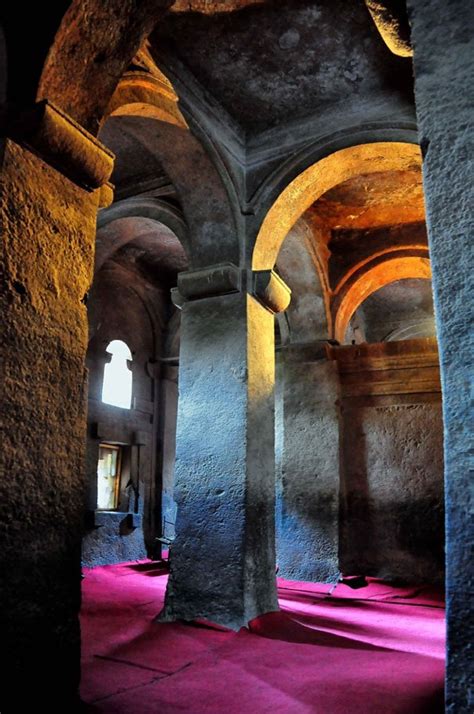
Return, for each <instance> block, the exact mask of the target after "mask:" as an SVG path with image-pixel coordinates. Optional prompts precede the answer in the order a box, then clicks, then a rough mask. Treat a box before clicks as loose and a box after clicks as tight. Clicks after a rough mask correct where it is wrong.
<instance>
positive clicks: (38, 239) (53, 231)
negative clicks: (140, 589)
mask: <svg viewBox="0 0 474 714" xmlns="http://www.w3.org/2000/svg"><path fill="white" fill-rule="evenodd" d="M1 149H2V150H1V155H0V172H1V176H0V178H1V184H2V193H1V205H0V230H1V234H2V236H1V237H2V241H1V242H2V250H3V256H2V265H3V280H2V286H1V289H0V296H1V304H2V308H1V309H2V323H3V334H2V388H1V401H2V404H1V413H2V418H3V435H2V448H1V450H0V453H1V456H0V464H1V477H0V512H1V513H0V542H1V544H2V546H1V549H0V562H1V577H0V588H1V590H2V594H1V616H2V624H1V633H2V645H3V648H4V651H5V652H6V653H7V657H6V658H5V661H4V663H3V677H2V682H3V684H2V689H1V693H0V698H1V704H0V709H1V710H2V711H3V710H5V711H13V710H14V711H18V710H21V709H22V708H26V710H31V702H30V704H27V702H29V701H30V700H29V698H30V697H31V698H34V707H35V708H41V706H46V707H47V708H48V709H56V708H61V710H62V711H72V706H73V704H74V701H75V699H76V697H77V688H78V683H79V646H80V642H79V619H78V612H79V605H80V582H81V581H80V549H81V534H82V522H81V520H82V511H83V504H84V487H85V484H84V464H83V458H84V452H85V435H86V403H87V385H86V373H85V369H84V358H85V351H86V346H87V316H86V308H85V305H84V302H85V301H84V298H85V295H86V293H87V290H88V288H89V285H90V282H91V278H92V268H93V252H94V239H95V225H96V215H97V209H98V206H99V203H100V200H101V196H102V197H104V192H103V190H102V189H101V188H100V187H101V186H103V185H104V182H105V181H106V180H107V179H108V177H109V175H110V172H111V170H112V165H113V157H112V155H111V154H109V153H108V152H107V151H106V150H105V149H104V147H102V145H101V144H99V143H98V142H97V141H96V140H95V139H94V138H93V137H92V136H90V135H88V134H87V133H86V132H85V131H83V130H82V128H81V127H80V126H78V125H77V124H76V123H75V122H73V121H72V120H71V119H70V118H69V117H68V116H66V115H65V114H64V113H62V112H61V111H60V110H59V109H57V108H56V107H54V106H53V105H51V104H49V103H47V102H42V103H41V104H39V105H37V106H36V107H35V108H34V110H33V111H32V113H31V114H30V115H29V116H28V117H26V120H25V121H24V122H22V124H21V126H20V125H18V124H17V125H15V126H14V127H12V129H11V134H10V138H4V139H3V140H2V142H1ZM19 682H20V683H21V682H23V685H21V684H18V683H19Z"/></svg>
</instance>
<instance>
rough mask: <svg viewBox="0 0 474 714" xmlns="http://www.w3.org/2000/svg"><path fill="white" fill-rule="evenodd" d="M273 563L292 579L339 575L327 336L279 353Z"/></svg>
mask: <svg viewBox="0 0 474 714" xmlns="http://www.w3.org/2000/svg"><path fill="white" fill-rule="evenodd" d="M278 362H279V365H278V366H279V369H278V376H279V384H278V394H277V398H278V403H277V404H278V407H279V408H277V414H278V417H277V422H278V423H277V428H278V431H277V438H278V441H279V442H280V449H279V455H280V458H279V466H280V468H279V469H278V471H277V521H276V523H277V563H278V566H279V571H278V572H279V575H281V576H282V577H284V578H290V579H292V580H307V581H311V582H337V580H338V577H339V413H338V406H337V404H338V398H339V376H338V374H337V367H336V364H335V362H332V361H331V362H330V361H328V360H327V358H326V352H325V349H324V343H323V342H321V343H315V344H312V345H310V344H308V345H289V346H288V347H285V348H284V349H282V350H281V352H280V353H279V354H278Z"/></svg>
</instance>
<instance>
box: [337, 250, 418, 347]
mask: <svg viewBox="0 0 474 714" xmlns="http://www.w3.org/2000/svg"><path fill="white" fill-rule="evenodd" d="M413 253H416V251H413ZM419 253H420V254H419V255H416V254H415V255H413V254H412V255H410V254H408V255H396V256H394V255H393V254H392V255H391V257H386V256H383V257H381V258H379V259H377V260H375V261H372V262H371V263H369V264H368V265H365V266H363V267H362V268H361V270H360V271H356V272H355V273H354V274H353V275H352V277H351V278H350V279H349V280H348V281H346V282H345V283H344V287H343V289H342V290H341V293H340V294H339V296H338V299H337V300H336V301H335V303H334V307H333V314H334V337H335V339H336V340H338V341H339V342H341V343H342V342H343V341H344V336H345V333H346V330H347V327H348V325H349V322H350V319H351V317H352V315H353V314H354V313H355V311H356V310H357V308H358V307H359V306H360V305H361V304H362V303H363V302H364V300H365V299H366V298H368V297H369V295H371V294H372V293H374V292H375V291H376V290H379V288H382V287H384V286H385V285H388V284H389V283H393V282H395V281H396V280H403V279H405V278H428V279H429V278H431V269H430V261H429V258H428V257H427V253H426V251H424V252H421V251H420V252H419Z"/></svg>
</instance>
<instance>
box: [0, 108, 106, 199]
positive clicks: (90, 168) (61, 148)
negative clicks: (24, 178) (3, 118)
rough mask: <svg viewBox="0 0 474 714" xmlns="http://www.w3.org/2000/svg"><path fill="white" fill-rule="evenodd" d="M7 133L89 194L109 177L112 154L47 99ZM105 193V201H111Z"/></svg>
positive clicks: (20, 118) (21, 118)
mask: <svg viewBox="0 0 474 714" xmlns="http://www.w3.org/2000/svg"><path fill="white" fill-rule="evenodd" d="M8 134H9V135H11V136H12V138H13V139H14V140H15V141H17V142H18V143H20V144H23V145H24V146H26V147H28V148H30V149H32V150H33V151H34V152H35V153H37V154H39V156H41V158H42V159H43V160H44V161H46V162H47V163H48V164H50V165H51V166H53V167H54V168H56V169H57V170H58V171H60V172H61V173H63V174H64V175H65V176H67V177H68V178H70V179H71V180H72V181H74V182H75V183H77V184H79V185H80V186H82V187H83V188H86V189H87V190H89V191H93V190H95V189H97V188H100V187H101V186H104V185H105V184H107V181H108V180H109V178H110V175H111V173H112V169H113V166H114V159H115V157H114V154H113V153H112V152H111V151H110V150H109V149H107V148H106V147H105V146H104V145H103V144H101V143H100V141H98V140H97V139H96V138H95V137H94V136H92V134H89V132H87V131H86V130H85V129H83V127H82V126H80V124H78V123H77V122H75V121H74V120H73V119H71V117H69V116H68V115H67V114H66V113H65V112H63V111H62V110H61V109H60V108H59V107H57V106H55V105H54V104H53V103H52V102H50V101H48V100H47V99H45V100H43V101H41V102H38V103H37V104H35V105H34V106H33V108H32V109H31V110H30V111H28V112H25V113H24V114H22V115H21V116H20V117H18V119H17V121H12V122H10V125H9V127H8ZM106 193H107V196H105V195H104V200H105V201H107V200H109V199H110V195H109V193H110V192H109V191H107V192H106Z"/></svg>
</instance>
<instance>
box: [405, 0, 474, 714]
mask: <svg viewBox="0 0 474 714" xmlns="http://www.w3.org/2000/svg"><path fill="white" fill-rule="evenodd" d="M407 4H408V11H409V17H410V23H411V27H412V42H413V49H414V63H415V65H414V68H415V101H416V110H417V116H418V125H419V132H420V143H421V147H422V150H423V153H424V161H423V181H424V188H425V201H426V212H427V226H428V239H429V246H430V257H431V266H432V271H433V290H434V302H435V313H436V323H437V331H438V342H439V353H440V366H441V385H442V396H443V418H444V452H445V453H444V455H445V489H446V560H447V616H448V661H447V711H448V712H453V714H454V712H456V714H461V713H464V712H466V713H467V712H470V711H472V708H473V705H474V694H473V693H472V690H471V691H470V688H469V678H470V676H471V675H472V666H471V668H470V667H469V662H472V641H473V639H474V629H473V618H472V613H471V612H470V610H471V608H472V591H473V588H474V564H473V559H472V543H473V542H474V527H473V518H472V497H471V498H469V492H470V491H471V492H472V469H473V456H472V454H473V451H472V426H473V419H472V375H473V373H474V331H473V328H472V325H473V319H472V306H473V294H474V278H473V275H474V273H473V265H474V240H473V232H474V226H473V223H474V221H473V206H474V181H473V178H472V175H473V169H474V153H473V147H472V132H473V110H472V77H473V72H474V67H473V64H474V60H473V52H474V38H473V34H472V27H473V25H474V5H473V3H472V2H465V0H450V2H446V0H408V3H407Z"/></svg>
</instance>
